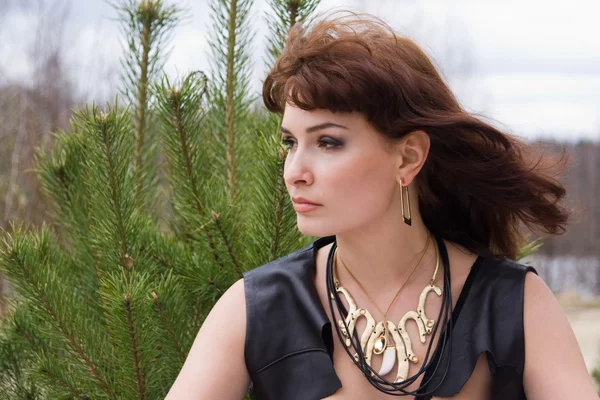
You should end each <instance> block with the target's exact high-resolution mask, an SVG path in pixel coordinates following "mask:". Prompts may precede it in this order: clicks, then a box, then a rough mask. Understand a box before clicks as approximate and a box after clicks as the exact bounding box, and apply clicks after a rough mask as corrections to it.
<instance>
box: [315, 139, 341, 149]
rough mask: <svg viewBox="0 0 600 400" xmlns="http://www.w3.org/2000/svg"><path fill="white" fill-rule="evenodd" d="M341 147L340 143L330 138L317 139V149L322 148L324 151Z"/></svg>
mask: <svg viewBox="0 0 600 400" xmlns="http://www.w3.org/2000/svg"><path fill="white" fill-rule="evenodd" d="M341 146H342V143H340V142H339V141H337V140H335V139H332V138H328V137H322V138H320V139H319V147H323V148H325V149H334V148H337V147H341Z"/></svg>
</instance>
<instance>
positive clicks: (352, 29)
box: [263, 12, 570, 259]
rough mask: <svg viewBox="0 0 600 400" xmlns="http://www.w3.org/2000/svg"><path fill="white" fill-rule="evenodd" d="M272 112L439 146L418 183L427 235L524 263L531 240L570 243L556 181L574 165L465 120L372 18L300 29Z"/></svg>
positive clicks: (412, 52)
mask: <svg viewBox="0 0 600 400" xmlns="http://www.w3.org/2000/svg"><path fill="white" fill-rule="evenodd" d="M263 100H264V103H265V105H266V107H267V108H268V109H269V110H270V111H272V112H275V113H279V114H283V111H284V108H285V104H286V102H287V103H291V104H292V105H294V106H296V107H299V108H301V109H303V110H309V111H310V110H315V109H326V110H329V111H332V112H359V113H361V114H363V115H364V116H365V117H366V119H367V120H368V122H369V123H370V124H371V125H372V126H373V127H374V128H375V129H376V130H377V131H378V132H379V133H381V134H382V135H383V136H384V137H385V138H386V139H387V140H389V141H390V142H394V141H396V140H398V139H400V138H402V137H404V136H405V135H407V134H409V133H411V132H414V131H417V130H422V131H424V132H426V133H427V134H428V135H429V137H430V141H431V147H430V151H429V155H428V157H427V160H426V161H425V163H424V165H423V168H422V170H421V171H420V172H419V174H418V175H417V177H416V186H417V190H418V198H419V208H420V211H421V215H422V218H423V221H424V223H425V225H426V226H427V227H428V228H429V229H430V230H431V231H432V232H433V233H434V234H437V235H440V236H441V237H443V238H446V239H448V240H451V241H454V242H456V243H459V244H461V245H463V246H465V247H466V248H468V249H470V250H472V251H475V252H477V253H480V254H487V255H496V256H506V257H509V258H512V259H515V258H516V257H517V254H518V253H519V250H520V248H521V246H522V245H523V244H524V243H525V242H524V237H523V234H522V232H521V231H522V229H521V228H522V226H521V224H524V225H525V226H527V227H528V228H530V229H531V230H536V229H535V228H541V230H542V231H543V232H546V233H551V234H562V233H564V231H565V225H566V223H567V220H568V219H569V214H570V212H569V211H568V210H567V208H566V207H564V206H563V205H562V204H561V200H562V199H563V197H564V196H565V189H564V187H563V186H562V185H561V184H560V182H558V180H557V179H555V178H554V177H553V174H552V173H551V171H552V170H553V169H554V168H555V167H557V166H559V167H564V166H565V165H566V163H565V162H564V161H566V157H565V154H566V153H565V152H564V151H563V153H562V154H561V157H560V159H559V160H558V161H559V162H554V161H555V159H553V158H551V157H548V156H544V155H541V154H540V155H538V154H536V153H537V152H536V151H535V150H534V148H533V146H530V145H527V144H526V143H525V142H523V141H520V140H518V139H517V138H515V137H513V136H510V135H507V134H505V133H503V132H501V131H499V130H498V129H496V128H494V127H492V126H490V125H489V124H487V123H485V122H483V121H481V120H480V119H478V118H476V117H475V116H474V115H473V114H470V113H468V112H467V111H465V110H464V109H463V108H462V107H461V106H460V104H459V102H458V101H457V99H456V98H455V96H454V95H453V93H452V92H451V91H450V89H449V87H448V86H447V85H446V83H445V82H444V80H443V79H442V78H441V76H440V74H439V73H438V72H437V70H436V68H435V67H434V65H433V64H432V62H431V61H430V60H429V58H428V57H427V55H426V54H425V53H424V52H423V51H422V50H421V49H420V48H419V47H418V46H417V45H416V44H415V43H414V42H413V41H411V40H410V39H407V38H404V37H401V36H399V35H398V34H396V33H395V32H394V31H393V30H392V29H391V28H390V27H389V26H388V25H387V24H385V23H384V22H383V21H381V20H379V19H377V18H376V17H374V16H372V15H369V14H355V13H352V12H348V14H346V15H341V16H337V17H335V18H329V19H322V20H320V21H318V22H316V23H315V24H313V25H312V26H311V27H310V28H309V29H305V28H304V27H303V26H302V25H300V24H295V25H294V26H293V27H292V29H291V30H290V33H289V36H288V38H287V41H286V45H285V48H284V50H283V53H282V54H281V55H280V56H279V58H278V59H277V61H276V63H275V66H274V67H273V68H272V69H271V71H270V72H269V74H268V75H267V77H266V79H265V82H264V85H263Z"/></svg>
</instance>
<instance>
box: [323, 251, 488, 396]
mask: <svg viewBox="0 0 600 400" xmlns="http://www.w3.org/2000/svg"><path fill="white" fill-rule="evenodd" d="M471 261H472V260H466V263H469V262H471ZM320 262H321V267H324V263H325V260H323V259H320V257H317V274H316V275H317V276H316V277H315V278H316V279H315V285H316V286H317V291H318V293H319V297H320V299H321V302H322V303H323V306H324V309H325V310H327V314H328V317H329V319H330V321H332V324H333V323H337V321H333V319H332V316H331V315H329V314H330V312H329V306H328V303H329V302H328V299H327V296H326V293H327V292H326V288H325V285H324V284H323V285H321V283H322V282H324V279H322V278H323V276H324V275H322V274H323V273H324V268H319V263H320ZM468 265H470V264H468ZM457 275H458V277H460V275H461V274H455V276H457ZM463 284H464V280H462V281H461V279H457V280H454V282H453V285H452V286H453V288H452V292H453V296H452V297H453V299H454V301H456V298H457V297H458V294H459V293H460V290H461V289H462V286H463ZM455 291H456V293H454V292H455ZM413 297H414V296H413ZM415 306H416V304H415ZM440 308H441V301H440V299H439V298H436V296H432V299H431V301H429V303H428V306H427V315H435V316H437V313H438V312H439V310H440ZM405 311H406V310H405V309H403V308H402V307H399V310H398V311H397V313H399V314H397V315H396V317H392V318H391V319H392V320H396V319H400V317H401V314H402V315H404V312H405ZM388 317H390V315H389V314H388ZM376 321H377V320H376ZM355 328H356V332H357V334H358V336H359V337H360V336H361V333H362V332H363V330H364V328H365V319H364V318H360V322H357V323H356V325H355ZM333 329H334V332H333V344H334V359H333V362H334V369H335V372H336V375H337V376H338V378H339V379H340V381H341V383H342V388H341V389H339V390H338V391H336V392H335V393H334V394H333V395H330V396H329V397H326V399H328V400H336V399H344V400H351V399H357V400H358V399H372V400H378V399H389V398H392V397H397V396H392V395H389V394H386V393H383V392H381V391H379V390H378V389H376V388H375V387H373V386H372V385H371V383H369V381H368V380H367V379H366V378H365V376H364V375H363V372H362V371H361V370H360V369H359V368H358V367H357V366H356V365H355V364H354V363H353V362H352V360H351V358H350V356H349V355H348V353H347V351H346V344H344V343H342V342H341V341H340V339H339V337H338V334H337V333H336V332H335V328H333ZM405 330H406V331H407V332H408V333H409V334H410V336H411V337H412V338H413V340H412V350H413V352H414V354H415V355H416V356H417V357H418V360H423V359H424V358H425V354H426V352H427V348H428V345H429V341H430V340H431V337H429V340H427V341H426V342H425V343H421V342H420V340H418V338H419V331H418V329H417V324H416V323H409V324H408V325H407V326H405ZM436 344H437V338H435V339H434V340H433V343H431V349H432V351H433V349H435V347H436ZM347 349H348V350H349V352H350V353H351V354H353V353H354V349H353V348H352V347H348V348H347ZM384 358H385V356H384V355H383V354H379V355H375V354H372V356H371V360H370V365H371V367H372V368H373V369H374V370H376V371H381V370H382V365H383V364H385V361H384ZM393 360H394V361H393V362H394V367H393V368H391V370H390V372H389V373H387V374H385V375H383V376H384V377H385V378H386V379H387V380H389V381H393V380H394V379H395V376H396V372H397V371H398V370H399V369H400V367H399V363H398V361H396V360H397V358H396V357H394V358H393ZM388 361H389V360H388ZM410 364H411V365H410V370H409V373H408V376H411V375H413V374H414V373H415V372H417V371H418V369H419V368H420V367H421V365H422V364H421V362H420V361H419V362H417V363H416V364H413V363H410ZM388 370H389V368H388ZM380 373H381V372H380ZM421 379H422V376H421V377H420V378H419V379H418V380H417V381H416V382H415V383H414V384H413V385H412V386H410V387H409V390H416V389H417V388H418V387H419V385H420V383H421ZM491 383H492V382H491V375H490V371H489V368H488V363H487V360H486V357H485V354H483V355H481V356H480V357H479V359H478V360H477V364H476V366H475V369H474V370H473V373H472V374H471V376H470V377H469V379H468V380H467V382H466V383H465V384H464V386H463V387H462V388H461V390H460V392H459V393H457V394H456V395H454V396H453V397H452V399H474V398H476V399H482V400H485V399H488V398H491V396H490V389H491V387H492V384H491ZM403 398H411V399H412V398H413V397H411V396H405V397H403ZM434 399H441V397H434Z"/></svg>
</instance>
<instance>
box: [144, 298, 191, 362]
mask: <svg viewBox="0 0 600 400" xmlns="http://www.w3.org/2000/svg"><path fill="white" fill-rule="evenodd" d="M151 295H152V300H154V305H155V306H156V310H157V312H158V313H159V315H160V319H161V322H162V323H163V327H164V329H165V330H166V331H167V333H168V335H169V338H170V339H171V341H172V342H173V347H174V348H175V351H176V352H177V354H178V355H179V360H180V361H181V364H182V365H183V363H184V362H185V358H186V354H185V353H184V352H183V349H182V348H181V345H180V343H179V340H178V339H177V336H176V335H175V329H174V328H173V324H172V323H171V321H170V320H169V318H168V316H167V311H166V310H165V307H164V306H163V304H162V303H161V301H160V300H159V299H158V295H157V294H156V292H152V294H151Z"/></svg>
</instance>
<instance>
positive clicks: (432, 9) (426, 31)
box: [0, 0, 600, 141]
mask: <svg viewBox="0 0 600 400" xmlns="http://www.w3.org/2000/svg"><path fill="white" fill-rule="evenodd" d="M7 1H8V2H9V3H10V2H11V0H7ZM12 1H13V2H14V1H19V0H12ZM44 1H45V3H46V4H54V3H57V1H56V0H42V2H44ZM165 1H166V2H167V3H171V2H169V0H165ZM177 3H179V4H181V5H184V6H186V7H187V8H188V9H189V10H190V11H191V17H190V19H189V21H188V22H186V23H185V24H183V25H181V26H180V27H179V28H178V29H177V30H176V32H175V36H174V41H173V46H174V49H173V52H172V53H171V56H170V58H169V60H168V61H167V64H166V71H167V73H168V74H170V75H174V74H177V73H179V74H182V73H185V72H187V71H190V70H206V69H207V68H208V60H207V54H208V53H207V41H206V35H207V32H208V30H209V29H208V28H209V27H208V24H209V18H208V13H209V8H208V7H207V1H206V0H180V1H177ZM265 3H266V1H265V0H257V1H256V2H255V8H254V15H255V18H254V20H255V21H256V24H255V25H256V26H255V28H256V31H257V36H256V42H255V45H254V48H253V49H252V54H253V58H252V59H253V61H254V78H253V87H254V88H255V90H257V91H258V90H259V88H260V85H261V81H262V79H263V78H264V73H265V66H264V64H263V62H262V58H263V57H264V49H265V45H264V35H265V33H266V27H265V26H264V22H263V21H264V20H263V15H264V11H265V9H266V5H265ZM332 8H349V9H352V10H357V11H366V12H370V13H373V14H375V15H377V16H379V17H382V18H383V19H384V20H386V21H387V22H388V23H389V24H390V25H391V26H392V27H393V28H395V29H396V30H398V31H399V32H401V33H403V34H405V35H407V36H410V37H411V38H413V39H415V40H416V41H417V42H418V43H419V44H420V45H421V46H422V47H423V48H424V50H425V51H426V52H427V53H428V54H429V55H430V56H431V57H432V58H433V59H434V62H435V63H436V65H438V67H439V68H440V69H441V72H442V73H443V75H444V76H445V77H446V79H447V80H448V82H449V83H450V85H451V87H452V89H453V90H454V91H455V93H456V94H457V96H458V98H459V99H460V101H461V103H462V104H463V106H464V107H465V108H466V109H468V110H469V111H473V112H477V113H480V114H483V115H485V116H487V117H489V118H491V119H493V120H494V121H496V122H494V123H495V124H496V125H498V126H499V127H501V128H504V129H506V130H508V131H509V132H511V133H513V134H516V135H520V136H523V137H526V138H529V139H533V138H539V137H554V138H557V139H560V140H578V139H581V138H586V139H594V140H597V141H598V140H600V23H599V22H598V19H599V17H600V2H599V1H597V0H563V1H558V0H520V1H517V0H503V1H491V0H461V1H458V0H419V1H416V0H323V1H322V3H321V5H320V7H319V8H318V11H326V10H330V9H332ZM55 11H56V10H55ZM114 18H115V12H114V10H112V8H111V7H110V6H109V5H107V3H106V2H104V1H103V0H78V1H72V2H71V8H70V12H69V15H68V19H67V21H68V25H67V27H66V28H65V32H64V43H65V46H66V48H67V50H66V52H65V56H66V58H67V60H68V62H67V65H66V68H67V70H68V71H69V73H70V74H71V76H72V79H73V80H74V83H75V85H76V86H77V87H78V88H79V90H81V92H82V93H85V94H86V96H88V97H89V98H90V99H91V98H100V97H102V96H106V95H108V94H110V93H112V91H113V90H114V87H115V85H116V84H117V83H118V76H117V72H118V63H119V59H120V57H121V55H122V50H121V44H120V40H121V33H120V31H119V29H118V24H117V23H116V22H115V21H114ZM32 26H36V17H35V13H32V12H23V11H20V10H19V9H18V7H13V9H12V11H11V12H9V13H8V14H5V15H0V72H1V75H0V84H4V83H6V82H7V81H8V82H17V81H20V82H27V81H29V80H30V77H31V75H32V70H33V66H32V65H31V62H30V61H29V60H30V57H29V56H28V52H31V43H32V42H33V30H32Z"/></svg>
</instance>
